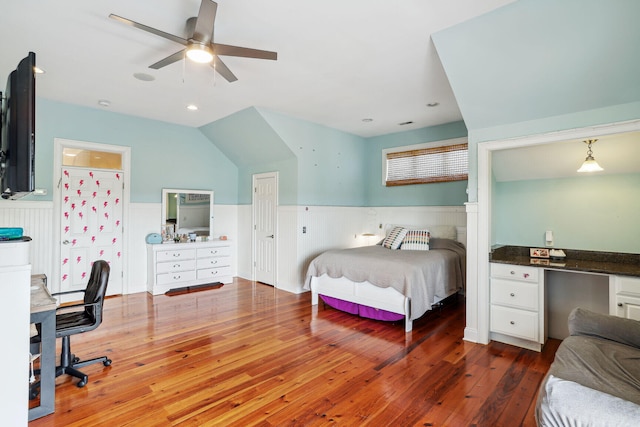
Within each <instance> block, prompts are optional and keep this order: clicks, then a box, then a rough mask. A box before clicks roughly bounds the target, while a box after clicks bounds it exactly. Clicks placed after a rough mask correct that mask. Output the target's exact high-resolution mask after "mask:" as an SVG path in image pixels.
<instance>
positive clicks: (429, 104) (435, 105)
mask: <svg viewBox="0 0 640 427" xmlns="http://www.w3.org/2000/svg"><path fill="white" fill-rule="evenodd" d="M438 105H440V103H439V102H430V103H428V104H427V107H437V106H438Z"/></svg>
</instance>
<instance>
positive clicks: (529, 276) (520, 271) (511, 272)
mask: <svg viewBox="0 0 640 427" xmlns="http://www.w3.org/2000/svg"><path fill="white" fill-rule="evenodd" d="M539 273H540V269H539V268H536V267H523V266H521V265H511V264H496V263H492V264H491V277H501V278H505V279H511V280H520V281H523V282H532V283H533V282H535V283H537V282H538V274H539Z"/></svg>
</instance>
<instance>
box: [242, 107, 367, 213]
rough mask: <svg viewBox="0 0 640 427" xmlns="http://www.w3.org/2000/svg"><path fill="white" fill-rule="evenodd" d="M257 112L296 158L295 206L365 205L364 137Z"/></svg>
mask: <svg viewBox="0 0 640 427" xmlns="http://www.w3.org/2000/svg"><path fill="white" fill-rule="evenodd" d="M260 112H261V114H262V115H263V117H264V118H265V120H266V121H267V122H268V123H269V124H270V125H271V126H272V128H273V129H274V130H275V131H276V132H277V133H278V135H279V136H280V137H281V138H282V141H283V142H284V143H285V144H286V145H287V147H289V149H290V150H291V151H292V152H293V153H294V155H295V156H296V159H297V170H298V176H297V184H298V198H297V203H296V204H298V205H326V206H365V188H366V179H367V177H366V172H365V171H366V164H365V162H364V159H365V148H366V146H365V143H364V139H363V138H361V137H359V136H356V135H352V134H348V133H345V132H341V131H338V130H335V129H332V128H329V127H326V126H322V125H318V124H316V123H311V122H307V121H304V120H299V119H295V118H292V117H289V116H285V115H283V114H279V113H275V112H272V111H266V110H260ZM280 182H281V185H282V180H281V181H280ZM241 197H242V192H241Z"/></svg>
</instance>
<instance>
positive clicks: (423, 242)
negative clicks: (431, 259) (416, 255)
mask: <svg viewBox="0 0 640 427" xmlns="http://www.w3.org/2000/svg"><path fill="white" fill-rule="evenodd" d="M430 237H431V234H430V233H429V230H407V234H405V236H404V238H403V239H402V245H401V246H400V249H402V250H405V251H428V250H429V238H430Z"/></svg>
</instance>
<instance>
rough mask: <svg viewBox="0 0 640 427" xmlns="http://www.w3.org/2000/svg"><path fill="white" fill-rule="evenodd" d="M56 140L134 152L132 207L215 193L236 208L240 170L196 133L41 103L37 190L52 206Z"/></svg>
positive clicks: (58, 104)
mask: <svg viewBox="0 0 640 427" xmlns="http://www.w3.org/2000/svg"><path fill="white" fill-rule="evenodd" d="M54 138H63V139H72V140H78V141H86V142H96V143H103V144H111V145H121V146H128V147H132V149H131V201H132V202H158V203H159V202H160V199H161V195H162V194H161V193H162V188H188V189H189V188H190V189H212V190H213V191H214V192H215V202H216V203H217V204H236V203H237V198H238V168H237V167H236V166H235V165H234V164H233V163H232V162H231V161H230V160H229V159H228V158H227V157H226V156H225V155H224V154H223V153H222V152H221V151H220V150H219V149H218V148H217V147H216V146H215V145H213V144H212V143H211V142H210V141H209V140H208V139H207V138H206V137H205V136H204V135H203V134H202V133H201V132H200V131H198V129H194V128H189V127H186V126H179V125H174V124H170V123H164V122H159V121H155V120H149V119H143V118H139V117H133V116H128V115H124V114H116V113H111V112H108V111H103V110H98V109H92V108H86V107H79V106H75V105H70V104H64V103H60V102H54V101H50V100H46V99H42V98H38V99H37V104H36V188H44V189H47V192H48V194H47V196H42V197H36V196H29V197H30V199H31V200H51V197H52V194H53V182H52V181H53V160H52V159H53V141H54Z"/></svg>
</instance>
